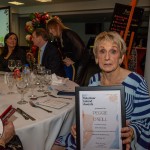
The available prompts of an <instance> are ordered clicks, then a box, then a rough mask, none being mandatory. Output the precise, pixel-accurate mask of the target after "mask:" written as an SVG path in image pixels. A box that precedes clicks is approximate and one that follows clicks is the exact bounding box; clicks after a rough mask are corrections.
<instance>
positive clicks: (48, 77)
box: [44, 69, 52, 94]
mask: <svg viewBox="0 0 150 150" xmlns="http://www.w3.org/2000/svg"><path fill="white" fill-rule="evenodd" d="M45 82H46V85H47V90H46V91H45V92H44V93H45V94H47V93H49V86H50V85H51V82H52V73H51V70H49V69H46V70H45Z"/></svg>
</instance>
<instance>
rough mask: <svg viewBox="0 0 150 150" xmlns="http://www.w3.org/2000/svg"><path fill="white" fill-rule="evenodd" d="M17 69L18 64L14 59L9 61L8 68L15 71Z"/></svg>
mask: <svg viewBox="0 0 150 150" xmlns="http://www.w3.org/2000/svg"><path fill="white" fill-rule="evenodd" d="M15 67H16V62H15V60H13V59H10V60H8V68H9V69H10V70H11V71H13V70H14V69H15Z"/></svg>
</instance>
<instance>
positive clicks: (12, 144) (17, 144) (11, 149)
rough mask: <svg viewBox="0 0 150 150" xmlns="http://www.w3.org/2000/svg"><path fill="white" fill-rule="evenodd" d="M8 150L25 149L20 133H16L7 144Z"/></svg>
mask: <svg viewBox="0 0 150 150" xmlns="http://www.w3.org/2000/svg"><path fill="white" fill-rule="evenodd" d="M5 148H6V150H23V145H22V142H21V140H20V138H19V136H18V135H14V136H13V138H12V139H11V140H10V141H9V142H8V143H7V144H6V145H5Z"/></svg>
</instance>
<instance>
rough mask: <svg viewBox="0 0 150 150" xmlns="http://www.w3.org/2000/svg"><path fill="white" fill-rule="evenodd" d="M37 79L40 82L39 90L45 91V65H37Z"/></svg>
mask: <svg viewBox="0 0 150 150" xmlns="http://www.w3.org/2000/svg"><path fill="white" fill-rule="evenodd" d="M37 79H38V80H39V81H40V82H39V90H38V92H44V89H43V88H44V84H45V67H44V66H38V67H37Z"/></svg>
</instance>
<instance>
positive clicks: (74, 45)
mask: <svg viewBox="0 0 150 150" xmlns="http://www.w3.org/2000/svg"><path fill="white" fill-rule="evenodd" d="M47 30H48V31H49V33H50V34H52V35H53V36H54V37H55V38H56V42H57V47H58V49H59V52H60V55H61V57H62V60H63V63H64V64H65V65H64V68H65V71H66V75H67V76H68V77H69V78H70V79H71V80H73V81H75V82H76V83H78V84H79V85H82V78H83V76H84V73H85V69H86V65H87V62H88V58H89V53H88V51H87V50H86V48H85V44H84V42H83V41H82V40H81V38H80V37H79V35H78V34H77V33H75V32H74V31H72V30H71V29H69V28H68V27H66V26H65V25H64V24H63V23H62V22H61V20H60V19H59V18H58V17H53V18H52V19H50V20H49V21H48V23H47ZM70 66H71V67H72V68H73V69H72V72H73V73H72V74H73V75H72V77H71V75H70V74H69V73H68V69H69V67H70Z"/></svg>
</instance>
